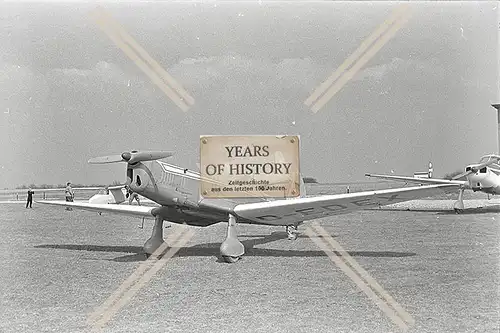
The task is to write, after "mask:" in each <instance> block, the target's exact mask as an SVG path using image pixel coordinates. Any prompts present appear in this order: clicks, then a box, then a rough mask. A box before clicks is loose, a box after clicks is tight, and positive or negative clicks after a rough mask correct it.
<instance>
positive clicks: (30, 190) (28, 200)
mask: <svg viewBox="0 0 500 333" xmlns="http://www.w3.org/2000/svg"><path fill="white" fill-rule="evenodd" d="M33 194H35V192H33V190H32V189H31V187H30V188H29V189H28V199H27V200H26V208H28V205H29V206H30V208H33V207H31V206H32V205H33Z"/></svg>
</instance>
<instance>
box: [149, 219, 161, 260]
mask: <svg viewBox="0 0 500 333" xmlns="http://www.w3.org/2000/svg"><path fill="white" fill-rule="evenodd" d="M164 243H165V241H164V240H163V219H162V218H161V217H160V216H156V217H155V224H154V226H153V231H152V233H151V237H149V239H148V240H147V241H146V243H144V253H146V255H147V256H148V258H149V257H150V256H151V255H152V254H153V253H154V252H155V251H156V250H157V249H158V248H159V247H160V246H162V244H164Z"/></svg>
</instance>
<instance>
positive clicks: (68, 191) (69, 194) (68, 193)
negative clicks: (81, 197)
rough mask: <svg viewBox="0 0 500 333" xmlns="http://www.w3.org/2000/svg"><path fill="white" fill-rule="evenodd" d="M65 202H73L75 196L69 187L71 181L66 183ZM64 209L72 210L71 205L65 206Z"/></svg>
mask: <svg viewBox="0 0 500 333" xmlns="http://www.w3.org/2000/svg"><path fill="white" fill-rule="evenodd" d="M65 192H66V202H73V199H74V197H75V192H74V191H73V189H72V188H71V182H67V183H66V190H65ZM66 210H73V208H71V207H66Z"/></svg>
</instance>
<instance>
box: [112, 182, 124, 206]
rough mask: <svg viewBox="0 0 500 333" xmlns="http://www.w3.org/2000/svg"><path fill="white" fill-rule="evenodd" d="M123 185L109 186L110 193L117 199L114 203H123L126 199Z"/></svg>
mask: <svg viewBox="0 0 500 333" xmlns="http://www.w3.org/2000/svg"><path fill="white" fill-rule="evenodd" d="M123 188H124V187H123V186H116V187H110V188H109V193H111V195H112V196H113V198H114V199H115V202H114V203H117V204H119V203H122V202H124V201H125V195H124V194H123Z"/></svg>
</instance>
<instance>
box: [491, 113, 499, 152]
mask: <svg viewBox="0 0 500 333" xmlns="http://www.w3.org/2000/svg"><path fill="white" fill-rule="evenodd" d="M491 106H492V107H494V108H495V109H497V112H498V115H497V124H498V125H497V126H498V147H497V151H498V152H499V153H500V104H491Z"/></svg>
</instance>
